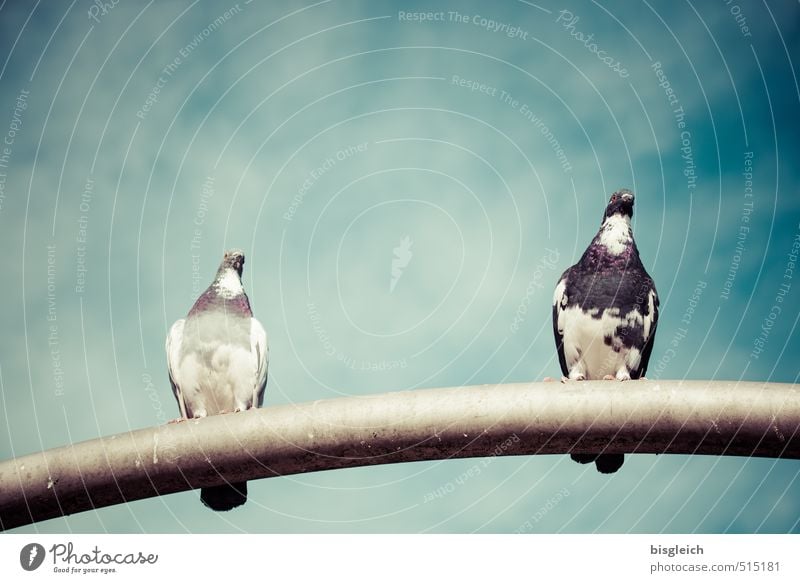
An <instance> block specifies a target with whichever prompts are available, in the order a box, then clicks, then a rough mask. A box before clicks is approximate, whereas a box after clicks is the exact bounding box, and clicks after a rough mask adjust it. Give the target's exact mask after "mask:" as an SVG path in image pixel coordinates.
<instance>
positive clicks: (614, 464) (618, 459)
mask: <svg viewBox="0 0 800 583" xmlns="http://www.w3.org/2000/svg"><path fill="white" fill-rule="evenodd" d="M569 457H571V458H572V461H574V462H578V463H579V464H590V463H592V462H594V463H595V466H596V467H597V471H598V472H600V473H601V474H613V473H614V472H616V471H617V470H618V469H620V468H621V467H622V463H623V462H624V461H625V455H624V454H621V453H604V454H602V455H596V454H593V453H573V454H570V456H569Z"/></svg>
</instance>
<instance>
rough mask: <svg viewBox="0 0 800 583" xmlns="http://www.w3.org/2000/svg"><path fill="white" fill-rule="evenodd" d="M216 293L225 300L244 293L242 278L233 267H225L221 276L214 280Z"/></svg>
mask: <svg viewBox="0 0 800 583" xmlns="http://www.w3.org/2000/svg"><path fill="white" fill-rule="evenodd" d="M215 287H216V288H217V293H218V294H219V295H221V296H222V297H223V298H225V299H226V300H230V299H231V298H235V297H236V296H238V295H241V294H243V293H244V288H243V287H242V280H241V278H240V277H239V274H238V273H236V272H235V271H234V270H233V269H226V270H225V272H224V273H223V274H222V277H221V278H219V280H218V281H217V282H216V284H215Z"/></svg>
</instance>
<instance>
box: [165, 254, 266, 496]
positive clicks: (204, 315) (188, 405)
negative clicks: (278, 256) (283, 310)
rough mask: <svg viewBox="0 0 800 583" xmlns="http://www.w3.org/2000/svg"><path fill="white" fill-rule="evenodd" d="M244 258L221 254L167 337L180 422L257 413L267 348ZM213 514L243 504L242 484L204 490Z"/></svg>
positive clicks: (264, 372)
mask: <svg viewBox="0 0 800 583" xmlns="http://www.w3.org/2000/svg"><path fill="white" fill-rule="evenodd" d="M243 267H244V253H242V252H241V251H239V250H238V249H234V250H231V251H228V252H226V253H225V256H224V257H223V259H222V263H221V264H220V266H219V269H218V270H217V276H216V277H215V278H214V282H213V283H212V284H211V285H210V286H209V287H208V289H207V290H206V291H205V292H203V294H202V295H201V296H200V297H199V298H197V301H196V302H195V303H194V306H192V309H191V310H189V314H188V315H187V316H186V318H184V319H181V320H178V321H177V322H175V323H174V324H173V325H172V328H171V329H170V331H169V334H168V336H167V346H166V348H167V365H168V368H169V380H170V383H171V384H172V391H173V392H174V393H175V399H176V400H177V401H178V408H179V409H180V413H181V419H197V418H199V417H205V416H207V415H219V414H221V413H231V412H238V411H244V410H247V409H251V408H254V407H260V406H261V405H262V403H263V402H264V389H265V388H266V385H267V365H268V364H269V348H268V345H267V333H266V332H265V331H264V327H263V326H262V325H261V324H260V323H259V321H258V320H256V319H255V318H254V317H253V312H252V310H251V309H250V300H249V299H248V298H247V294H246V293H245V292H244V288H243V287H242V268H243ZM200 500H201V501H202V502H203V504H205V505H206V506H208V507H209V508H211V509H212V510H231V509H232V508H236V507H237V506H241V505H242V504H244V503H245V501H246V500H247V482H240V483H236V484H223V485H221V486H213V487H208V488H203V489H202V490H201V491H200Z"/></svg>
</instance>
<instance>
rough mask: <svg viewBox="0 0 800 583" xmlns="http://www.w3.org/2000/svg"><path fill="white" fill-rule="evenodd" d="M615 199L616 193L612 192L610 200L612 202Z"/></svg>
mask: <svg viewBox="0 0 800 583" xmlns="http://www.w3.org/2000/svg"><path fill="white" fill-rule="evenodd" d="M615 200H617V195H616V194H612V195H611V202H614V201H615Z"/></svg>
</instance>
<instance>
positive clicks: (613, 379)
mask: <svg viewBox="0 0 800 583" xmlns="http://www.w3.org/2000/svg"><path fill="white" fill-rule="evenodd" d="M603 380H604V381H615V380H617V377H615V376H614V375H610V374H607V375H606V376H604V377H603Z"/></svg>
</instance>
